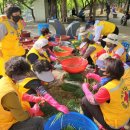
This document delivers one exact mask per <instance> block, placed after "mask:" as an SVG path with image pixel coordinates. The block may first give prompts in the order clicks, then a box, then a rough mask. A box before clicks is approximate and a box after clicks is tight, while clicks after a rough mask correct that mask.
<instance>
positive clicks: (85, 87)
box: [82, 83, 95, 104]
mask: <svg viewBox="0 0 130 130" xmlns="http://www.w3.org/2000/svg"><path fill="white" fill-rule="evenodd" d="M88 88H89V84H88V83H83V84H82V90H83V92H84V94H85V97H86V98H87V100H88V101H89V102H90V103H91V104H95V100H94V97H93V94H92V93H91V92H90V91H89V89H88Z"/></svg>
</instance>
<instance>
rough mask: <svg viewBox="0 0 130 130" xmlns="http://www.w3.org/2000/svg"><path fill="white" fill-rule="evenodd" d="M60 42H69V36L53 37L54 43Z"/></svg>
mask: <svg viewBox="0 0 130 130" xmlns="http://www.w3.org/2000/svg"><path fill="white" fill-rule="evenodd" d="M60 40H61V41H69V40H70V36H67V35H61V36H56V37H55V41H56V42H60Z"/></svg>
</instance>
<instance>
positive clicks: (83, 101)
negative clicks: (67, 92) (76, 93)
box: [81, 96, 90, 107]
mask: <svg viewBox="0 0 130 130" xmlns="http://www.w3.org/2000/svg"><path fill="white" fill-rule="evenodd" d="M89 104H90V103H89V101H88V100H87V98H86V97H85V96H84V97H83V98H82V100H81V105H82V106H86V107H87V106H89Z"/></svg>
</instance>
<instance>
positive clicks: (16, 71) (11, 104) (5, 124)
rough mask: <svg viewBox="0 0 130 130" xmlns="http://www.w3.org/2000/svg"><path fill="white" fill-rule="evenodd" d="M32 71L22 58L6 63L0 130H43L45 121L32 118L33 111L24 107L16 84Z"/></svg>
mask: <svg viewBox="0 0 130 130" xmlns="http://www.w3.org/2000/svg"><path fill="white" fill-rule="evenodd" d="M28 71H30V65H29V64H28V63H27V62H26V61H25V60H24V59H23V58H22V57H19V58H18V57H17V58H11V59H10V60H9V61H7V62H6V63H5V73H6V76H3V78H2V79H0V102H1V103H0V129H1V130H29V129H31V130H42V129H43V124H44V119H43V118H42V117H32V115H33V114H34V113H33V112H32V108H31V109H25V107H24V108H23V106H22V100H21V96H20V93H19V91H18V86H17V85H16V82H18V81H19V80H21V79H22V78H23V77H24V75H25V74H26V73H27V72H28Z"/></svg>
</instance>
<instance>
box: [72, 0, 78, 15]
mask: <svg viewBox="0 0 130 130" xmlns="http://www.w3.org/2000/svg"><path fill="white" fill-rule="evenodd" d="M73 1H74V4H75V10H76V14H77V15H78V12H79V11H78V3H77V0H73Z"/></svg>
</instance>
